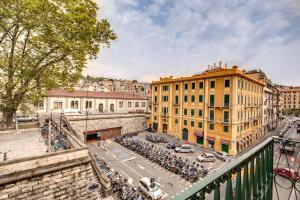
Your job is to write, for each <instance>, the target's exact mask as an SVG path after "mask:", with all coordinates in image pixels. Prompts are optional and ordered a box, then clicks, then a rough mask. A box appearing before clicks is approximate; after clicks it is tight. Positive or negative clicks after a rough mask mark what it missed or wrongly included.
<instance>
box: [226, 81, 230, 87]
mask: <svg viewBox="0 0 300 200" xmlns="http://www.w3.org/2000/svg"><path fill="white" fill-rule="evenodd" d="M225 87H226V88H228V87H230V80H225Z"/></svg>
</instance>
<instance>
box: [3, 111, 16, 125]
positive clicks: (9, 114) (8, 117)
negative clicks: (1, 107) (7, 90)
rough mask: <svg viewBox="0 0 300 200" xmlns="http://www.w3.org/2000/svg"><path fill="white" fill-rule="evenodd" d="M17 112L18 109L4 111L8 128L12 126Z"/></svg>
mask: <svg viewBox="0 0 300 200" xmlns="http://www.w3.org/2000/svg"><path fill="white" fill-rule="evenodd" d="M15 113H16V110H8V111H3V118H4V120H5V125H6V127H7V128H9V127H12V125H13V118H14V114H15Z"/></svg>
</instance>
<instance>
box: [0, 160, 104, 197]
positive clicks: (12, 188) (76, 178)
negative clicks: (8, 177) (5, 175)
mask: <svg viewBox="0 0 300 200" xmlns="http://www.w3.org/2000/svg"><path fill="white" fill-rule="evenodd" d="M94 173H95V172H94V171H93V168H92V166H91V164H90V163H86V164H81V165H78V166H73V167H69V168H65V169H62V170H58V171H53V172H50V173H45V174H42V175H39V176H35V177H31V178H25V179H22V180H19V181H16V182H12V183H9V184H5V185H2V186H0V199H1V200H4V199H5V200H6V199H9V200H14V199H28V200H31V199H32V200H36V199H91V200H93V199H101V193H100V187H99V189H98V190H94V191H90V190H89V186H90V185H91V184H92V183H95V182H96V183H98V180H97V179H96V178H95V177H96V176H95V175H94Z"/></svg>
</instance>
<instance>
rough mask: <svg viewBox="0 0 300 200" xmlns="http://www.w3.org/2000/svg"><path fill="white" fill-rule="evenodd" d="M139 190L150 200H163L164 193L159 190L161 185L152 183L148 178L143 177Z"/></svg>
mask: <svg viewBox="0 0 300 200" xmlns="http://www.w3.org/2000/svg"><path fill="white" fill-rule="evenodd" d="M138 189H139V190H140V191H141V192H142V193H144V194H145V195H146V196H147V197H148V198H149V199H153V200H155V199H161V198H162V191H161V189H160V188H159V184H158V183H156V182H151V181H150V179H149V178H148V177H143V178H142V179H141V180H140V182H139V185H138Z"/></svg>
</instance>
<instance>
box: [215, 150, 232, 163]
mask: <svg viewBox="0 0 300 200" xmlns="http://www.w3.org/2000/svg"><path fill="white" fill-rule="evenodd" d="M214 155H215V156H216V157H217V158H219V159H220V160H222V161H224V162H230V161H232V160H233V157H232V156H231V155H229V154H228V153H225V152H223V151H222V152H221V151H216V152H214Z"/></svg>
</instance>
